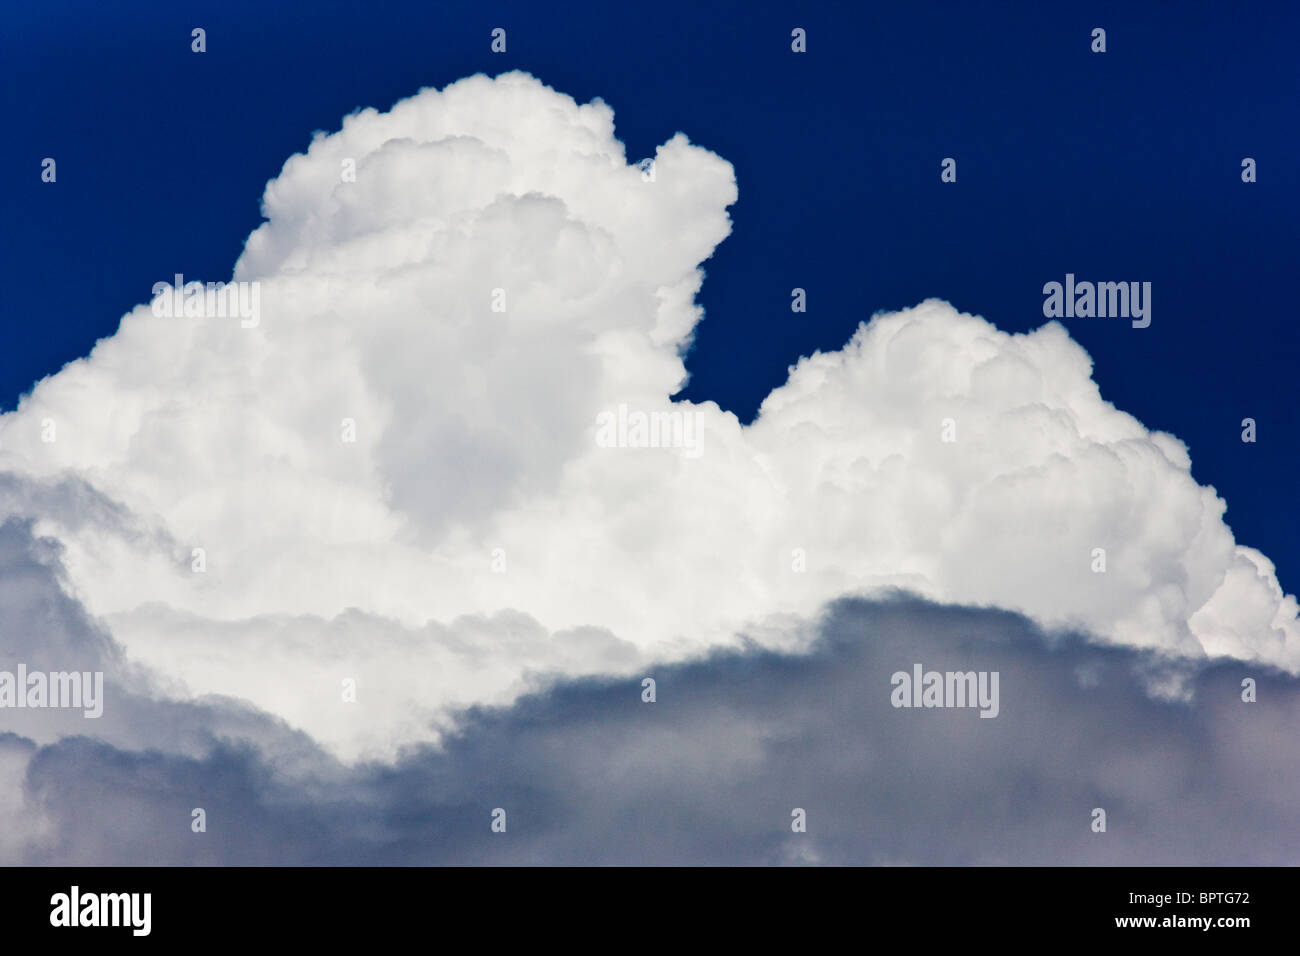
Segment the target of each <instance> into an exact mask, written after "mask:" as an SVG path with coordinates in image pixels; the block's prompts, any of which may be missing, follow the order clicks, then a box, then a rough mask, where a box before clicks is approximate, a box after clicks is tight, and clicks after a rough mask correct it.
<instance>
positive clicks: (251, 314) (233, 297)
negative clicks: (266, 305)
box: [151, 272, 262, 329]
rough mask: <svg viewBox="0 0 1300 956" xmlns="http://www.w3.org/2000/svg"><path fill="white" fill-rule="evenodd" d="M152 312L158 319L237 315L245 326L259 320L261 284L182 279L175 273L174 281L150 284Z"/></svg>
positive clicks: (217, 317)
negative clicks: (152, 296) (151, 287)
mask: <svg viewBox="0 0 1300 956" xmlns="http://www.w3.org/2000/svg"><path fill="white" fill-rule="evenodd" d="M153 295H154V300H153V305H152V307H151V308H152V309H153V314H154V315H156V316H158V317H159V318H160V319H174V318H181V317H185V318H194V319H226V318H232V319H233V318H238V319H239V320H240V322H239V324H240V326H241V327H243V328H245V329H253V328H257V325H258V323H259V322H261V321H262V284H261V283H260V282H258V281H256V280H254V281H252V282H208V283H203V282H186V281H185V276H183V275H181V274H180V273H179V272H178V273H176V277H175V281H174V282H171V283H167V282H155V283H154V284H153Z"/></svg>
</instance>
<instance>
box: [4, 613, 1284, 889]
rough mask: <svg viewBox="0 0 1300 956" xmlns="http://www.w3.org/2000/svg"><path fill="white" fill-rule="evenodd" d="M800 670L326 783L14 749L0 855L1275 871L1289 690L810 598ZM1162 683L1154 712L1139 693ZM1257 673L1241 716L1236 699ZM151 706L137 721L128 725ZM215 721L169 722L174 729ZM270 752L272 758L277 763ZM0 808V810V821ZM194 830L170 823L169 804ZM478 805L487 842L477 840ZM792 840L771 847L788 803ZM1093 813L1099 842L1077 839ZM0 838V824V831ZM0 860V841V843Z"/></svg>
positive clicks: (309, 754) (463, 720)
mask: <svg viewBox="0 0 1300 956" xmlns="http://www.w3.org/2000/svg"><path fill="white" fill-rule="evenodd" d="M815 629H816V631H817V634H818V637H817V638H816V639H815V640H814V641H813V643H812V645H811V646H810V648H809V649H808V651H807V652H806V653H800V654H785V653H778V652H772V651H764V650H761V649H757V648H749V649H747V650H744V651H725V652H717V653H714V654H712V655H710V656H708V657H706V658H704V659H699V660H694V661H690V662H685V663H681V664H677V665H670V666H662V667H658V668H656V669H655V671H654V675H655V677H656V679H657V688H656V690H657V700H656V701H655V702H654V703H653V704H650V703H643V702H642V700H641V685H640V682H639V680H638V679H636V678H630V679H614V680H609V679H587V680H582V681H561V682H558V683H556V684H554V685H553V686H550V687H548V688H545V689H543V690H541V691H539V692H537V693H534V694H530V695H528V696H526V697H524V698H522V699H520V700H519V701H518V702H517V703H516V704H515V705H513V706H511V707H508V708H491V709H475V710H472V711H469V712H466V713H463V714H461V715H459V717H458V719H457V721H456V725H455V729H454V730H453V731H452V732H451V733H449V734H447V735H446V736H445V738H444V740H443V745H442V746H441V747H437V748H434V747H431V746H428V745H420V746H417V747H413V748H411V749H409V750H408V751H407V752H405V753H403V754H402V755H401V756H400V757H398V758H397V759H396V760H395V761H393V762H392V763H356V764H351V765H344V764H341V763H339V762H338V761H337V760H335V759H334V758H333V757H332V756H331V755H329V754H328V753H327V752H325V751H323V750H321V749H318V748H313V747H311V746H310V745H309V744H303V743H301V742H300V741H299V740H298V739H297V738H296V737H295V735H293V734H292V733H291V732H290V731H289V730H288V729H287V728H285V727H284V726H283V725H276V724H274V723H267V725H266V726H265V727H264V728H263V737H262V741H261V743H260V744H258V745H248V744H244V743H241V742H239V741H236V740H233V739H230V738H229V737H224V738H223V737H219V738H216V739H212V740H210V741H209V742H208V744H207V745H206V746H205V747H203V748H201V749H198V750H192V749H190V750H183V749H178V748H176V747H171V746H160V747H156V748H153V749H150V750H147V751H145V750H138V749H131V748H128V747H125V746H119V745H114V744H113V743H111V742H105V741H102V740H101V741H94V740H90V739H88V738H85V737H77V738H65V739H62V740H60V741H58V742H55V743H50V744H46V745H44V746H41V747H34V746H33V745H31V744H30V743H25V742H21V741H14V742H12V743H8V744H7V743H6V742H5V741H4V740H2V739H0V763H3V762H5V761H6V760H8V759H10V758H9V754H10V752H11V751H20V750H21V757H22V759H23V760H24V761H25V769H24V772H23V776H22V779H21V783H22V786H21V799H22V804H21V807H22V811H23V812H24V813H26V814H28V815H29V816H32V817H38V818H39V819H41V820H42V821H44V826H45V829H44V830H43V831H42V832H40V833H28V831H18V832H9V833H7V834H6V836H5V838H4V839H5V840H8V841H10V843H11V844H12V848H11V851H10V855H9V856H7V857H0V860H4V861H6V862H15V863H16V862H23V863H38V864H65V865H93V864H102V863H112V864H117V865H123V864H141V865H144V864H173V865H174V864H244V865H248V864H280V865H284V864H336V865H337V864H367V865H383V864H399V865H423V864H438V863H455V864H467V863H468V864H480V863H487V864H517V863H524V864H535V863H546V864H711V865H719V864H768V863H770V864H802V863H824V864H868V865H877V864H916V865H1106V866H1111V865H1153V864H1158V865H1183V866H1188V865H1288V864H1294V863H1295V861H1296V852H1295V837H1296V834H1297V833H1298V832H1300V803H1298V802H1297V801H1296V794H1297V788H1300V752H1298V751H1297V750H1296V748H1295V747H1293V746H1290V741H1291V740H1293V738H1294V728H1295V726H1296V721H1297V719H1300V680H1298V679H1297V678H1295V677H1291V676H1286V675H1280V674H1278V673H1276V672H1274V673H1271V674H1270V673H1264V672H1261V670H1260V669H1258V668H1256V667H1254V666H1246V665H1243V664H1241V663H1238V662H1231V661H1226V660H1220V661H1217V662H1213V663H1207V662H1204V661H1201V662H1189V661H1187V660H1186V659H1184V660H1183V661H1182V662H1181V663H1177V664H1171V663H1170V661H1169V660H1168V659H1166V658H1162V657H1160V656H1158V655H1156V654H1154V653H1153V652H1151V651H1141V650H1135V649H1131V648H1124V647H1101V646H1098V645H1096V644H1092V643H1088V642H1085V641H1082V640H1079V639H1078V638H1077V637H1074V636H1069V635H1057V636H1055V637H1051V636H1049V635H1045V634H1044V633H1043V632H1042V631H1041V630H1040V629H1038V628H1037V627H1036V626H1035V625H1034V624H1033V623H1032V622H1030V621H1029V620H1027V619H1026V618H1023V617H1021V616H1019V615H1014V614H1010V613H1007V612H1002V611H996V610H988V609H975V608H967V607H961V606H952V605H948V606H939V605H934V604H930V603H928V602H925V601H921V600H919V599H915V598H908V597H894V598H892V599H885V600H874V601H863V600H858V599H848V600H845V601H843V602H838V603H837V604H836V605H834V606H832V607H831V609H830V610H829V612H828V613H827V614H825V615H824V616H823V618H821V619H820V620H819V621H818V622H817V624H816V626H815ZM918 662H919V663H921V664H922V665H923V666H924V667H925V668H926V669H933V670H938V671H963V672H965V671H977V672H978V671H996V672H997V673H998V675H999V684H998V703H999V712H998V716H997V717H996V718H995V719H981V718H980V717H979V715H978V711H977V710H974V709H895V708H894V707H892V706H891V704H890V693H891V680H890V678H891V676H892V674H893V673H895V672H897V671H899V670H902V671H905V672H910V671H911V669H912V667H913V665H914V664H915V663H918ZM1171 668H1172V669H1173V670H1174V671H1176V672H1177V676H1179V677H1180V678H1181V679H1182V681H1183V682H1184V684H1185V685H1186V687H1187V689H1188V692H1189V693H1188V695H1187V698H1186V699H1184V700H1179V701H1165V700H1156V699H1153V698H1152V697H1151V696H1150V695H1148V694H1147V692H1146V689H1145V688H1146V685H1147V684H1148V683H1149V681H1150V679H1151V678H1152V676H1156V675H1160V674H1164V675H1165V676H1174V675H1173V674H1171V673H1170V669H1171ZM1246 674H1252V675H1255V676H1256V677H1257V678H1258V680H1259V685H1258V693H1259V699H1258V702H1256V703H1249V704H1248V703H1243V702H1242V700H1241V688H1240V686H1239V685H1240V681H1241V679H1242V677H1243V675H1246ZM154 706H155V707H158V706H160V705H154ZM228 707H229V705H228V704H227V705H224V707H222V706H217V705H215V704H212V703H205V704H193V705H190V704H176V705H172V706H171V707H170V709H168V710H167V711H165V712H157V713H155V714H153V715H152V716H154V717H155V719H157V720H165V721H167V722H170V723H174V724H176V725H178V726H186V725H191V724H193V723H195V722H213V721H216V720H220V719H222V715H223V714H224V713H226V712H227V709H228ZM285 754H288V755H289V756H290V757H291V758H294V759H286V758H285V756H284V755H285ZM3 799H4V797H3V794H2V793H0V801H2V800H3ZM3 806H4V804H3V803H0V808H2V807H3ZM196 806H199V807H202V808H203V809H204V810H205V811H206V813H207V832H205V833H201V834H196V833H193V832H191V830H190V820H191V810H192V809H193V808H194V807H196ZM497 807H500V808H502V809H504V810H505V811H506V823H507V830H506V833H504V834H500V833H493V832H491V830H490V826H489V824H490V820H491V815H492V811H493V810H494V809H495V808H497ZM796 807H798V808H802V809H803V810H804V811H805V812H806V815H807V832H806V833H794V832H792V830H791V820H792V816H791V814H792V811H793V810H794V808H796ZM1096 807H1100V808H1102V809H1104V810H1105V811H1106V814H1107V818H1106V824H1107V828H1106V832H1105V833H1094V832H1093V831H1092V829H1091V824H1092V822H1093V815H1092V812H1093V809H1094V808H1096ZM6 829H7V828H6ZM0 853H4V843H3V842H0Z"/></svg>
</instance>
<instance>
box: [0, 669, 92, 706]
mask: <svg viewBox="0 0 1300 956" xmlns="http://www.w3.org/2000/svg"><path fill="white" fill-rule="evenodd" d="M0 707H22V708H25V707H32V708H42V707H44V708H50V709H55V710H64V709H74V708H78V707H79V708H81V709H82V711H83V714H82V716H84V717H89V718H92V719H93V718H96V717H100V716H102V715H103V713H104V672H103V671H94V672H93V673H92V672H91V671H54V672H52V673H46V672H45V671H30V672H29V671H28V670H27V665H26V664H19V665H18V673H17V674H15V673H13V672H12V671H0Z"/></svg>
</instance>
